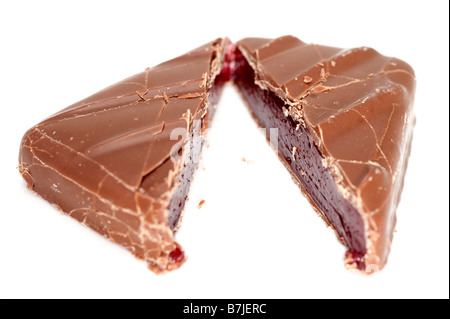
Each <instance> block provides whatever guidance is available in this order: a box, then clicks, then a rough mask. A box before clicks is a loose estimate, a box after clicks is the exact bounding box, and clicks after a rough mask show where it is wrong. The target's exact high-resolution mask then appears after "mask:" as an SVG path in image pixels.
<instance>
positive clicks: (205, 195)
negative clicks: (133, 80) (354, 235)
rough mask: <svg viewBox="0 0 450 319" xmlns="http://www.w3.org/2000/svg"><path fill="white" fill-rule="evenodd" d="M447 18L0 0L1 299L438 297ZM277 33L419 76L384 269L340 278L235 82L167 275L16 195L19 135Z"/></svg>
mask: <svg viewBox="0 0 450 319" xmlns="http://www.w3.org/2000/svg"><path fill="white" fill-rule="evenodd" d="M448 9H449V8H448V1H443V0H434V1H431V0H430V1H398V0H396V1H394V0H390V1H380V0H377V1H312V0H309V1H291V2H287V1H281V0H276V1H261V0H260V1H243V0H241V1H230V0H227V1H179V2H174V1H168V0H165V1H158V3H155V1H141V2H138V1H73V2H70V3H69V2H68V1H54V2H50V1H29V2H24V1H2V2H1V4H0V81H1V83H0V94H1V99H0V101H1V111H2V112H3V113H2V114H3V115H2V117H1V124H0V129H1V135H0V136H1V158H0V161H1V163H0V170H1V175H0V178H1V180H0V187H1V190H0V194H1V195H0V196H1V207H2V209H1V210H0V297H2V298H5V297H88V298H89V297H137V298H141V297H142V298H170V297H174V298H187V297H194V298H200V297H203V298H207V297H211V298H216V297H230V298H231V297H232V298H259V297H264V298H265V297H267V298H268V297H273V298H278V297H285V298H301V297H303V298H316V297H319V298H320V297H323V298H334V297H339V298H350V297H358V298H372V297H374V298H419V297H441V298H448V297H449V195H448V191H449V179H448V177H449V170H448V168H449V147H448V143H449V122H448V118H449V91H448V85H449V83H448V82H449V73H448V70H449V43H448V36H449V29H448V28H449V16H448ZM285 34H293V35H295V36H297V37H299V38H301V39H302V40H304V41H306V42H315V43H319V44H327V45H332V46H339V47H346V48H350V47H357V46H362V45H367V46H371V47H374V48H376V49H377V50H378V51H380V52H381V53H383V54H385V55H390V56H396V57H399V58H401V59H403V60H405V61H407V62H408V63H410V64H411V65H412V66H413V68H414V69H415V71H416V76H417V94H416V102H415V112H416V115H417V126H416V129H415V132H414V143H413V149H412V154H411V159H410V162H409V170H408V173H407V176H406V185H405V188H404V192H403V198H402V201H401V204H400V207H399V209H398V226H397V230H398V232H397V233H396V235H395V239H394V243H393V247H392V253H391V256H390V260H389V263H388V265H387V267H386V268H385V269H384V271H383V272H381V273H379V274H377V275H374V276H370V277H366V276H362V275H360V274H359V273H354V272H349V271H347V270H345V268H344V266H343V263H342V259H343V257H344V253H345V248H344V247H343V246H342V245H341V244H340V243H339V242H338V241H337V239H336V237H335V235H334V233H333V232H332V231H330V230H328V229H327V228H326V227H325V225H324V223H323V222H322V221H321V220H320V218H319V217H317V215H316V214H315V213H314V211H313V210H312V208H311V207H310V205H309V204H308V202H307V200H306V199H305V198H304V197H303V196H302V195H301V194H300V192H299V190H298V188H297V186H296V185H295V184H294V183H293V182H292V181H291V178H290V175H289V174H288V173H287V171H286V170H285V168H284V167H283V165H282V164H281V163H280V162H279V161H278V159H277V157H276V156H275V154H274V153H273V152H272V151H271V150H270V148H269V147H268V146H267V144H266V141H265V138H264V137H263V136H262V134H261V133H260V132H259V131H258V130H257V127H256V124H255V123H254V122H253V120H252V119H251V117H250V116H249V114H248V111H247V110H246V108H245V106H244V104H243V103H242V101H241V99H240V97H239V96H238V95H237V94H236V92H235V91H234V88H232V87H228V88H227V89H226V91H225V93H224V95H223V98H222V100H221V102H220V107H219V111H218V113H217V117H216V119H215V122H214V127H213V129H211V131H210V134H209V144H210V147H209V148H205V151H204V155H203V161H202V168H201V169H200V170H199V172H198V174H197V176H196V179H195V183H194V184H193V188H192V192H191V194H190V201H189V202H188V204H187V206H186V210H185V218H184V220H183V225H182V228H181V230H180V231H179V233H178V234H177V235H176V240H177V241H178V242H180V243H181V244H182V245H183V247H184V249H185V250H186V252H187V255H188V261H187V262H186V263H185V264H184V265H183V266H182V268H180V269H179V270H177V271H175V272H172V273H169V274H167V275H162V276H156V275H154V274H153V273H151V272H150V271H148V270H147V268H146V264H145V263H143V262H139V261H138V260H136V259H135V258H133V257H132V256H131V255H130V254H129V253H128V252H127V251H125V249H123V248H121V247H119V246H117V245H115V244H112V243H110V242H109V241H107V240H105V239H104V238H102V237H101V236H99V235H97V234H96V233H94V232H93V231H91V230H89V229H87V228H85V227H82V226H81V225H79V224H78V223H77V222H75V221H74V220H72V219H70V218H68V217H66V216H64V215H62V214H60V213H59V212H58V211H57V210H56V209H55V208H54V207H52V206H51V205H49V204H48V203H47V202H45V201H44V200H42V199H40V198H38V197H37V196H35V195H33V194H32V192H30V191H28V190H27V189H26V188H25V183H24V181H23V180H22V179H21V177H20V175H19V173H18V171H17V169H16V166H17V157H18V151H19V144H20V140H21V138H22V135H23V134H24V132H25V131H26V130H27V129H28V128H30V127H31V126H33V125H34V124H36V123H37V122H39V121H40V120H42V119H43V118H45V117H47V116H48V115H50V114H52V113H54V112H56V111H58V110H59V109H61V108H63V107H66V106H68V105H70V104H72V103H74V102H76V101H78V100H80V99H82V98H84V97H86V96H88V95H90V94H92V93H95V92H96V91H98V90H100V89H102V88H103V87H105V86H107V85H109V84H112V83H114V82H116V81H118V80H121V79H122V78H125V77H127V76H129V75H132V74H134V73H137V72H140V71H142V70H143V69H144V68H145V67H147V66H152V65H156V64H158V63H160V62H163V61H165V60H167V59H169V58H172V57H175V56H177V55H179V54H182V53H184V52H186V51H189V50H191V49H192V48H194V47H196V46H199V45H201V44H203V43H205V42H208V41H210V40H212V39H214V38H216V37H220V36H228V37H230V38H231V39H232V40H234V41H237V40H239V39H240V38H243V37H248V36H259V37H278V36H281V35H285ZM243 157H245V158H246V159H248V160H251V161H253V162H252V163H245V162H243V161H242V160H241V159H242V158H243ZM202 199H204V200H205V201H206V202H205V204H204V206H203V208H202V209H200V210H199V209H198V208H197V204H198V203H199V201H200V200H202Z"/></svg>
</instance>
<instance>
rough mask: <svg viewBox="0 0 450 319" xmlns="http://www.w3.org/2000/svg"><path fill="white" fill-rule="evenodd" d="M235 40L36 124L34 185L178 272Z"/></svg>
mask: <svg viewBox="0 0 450 319" xmlns="http://www.w3.org/2000/svg"><path fill="white" fill-rule="evenodd" d="M227 45H228V40H227V39H217V40H215V41H213V42H211V43H208V44H206V45H204V46H202V47H200V48H197V49H195V50H193V51H191V52H189V53H187V54H185V55H183V56H180V57H178V58H175V59H173V60H170V61H168V62H165V63H162V64H160V65H158V66H156V67H153V68H149V69H147V70H146V71H145V72H142V73H139V74H137V75H134V76H132V77H130V78H127V79H125V80H123V81H121V82H119V83H116V84H114V85H112V86H110V87H108V88H106V89H104V90H102V91H100V92H98V93H96V94H94V95H92V96H90V97H88V98H86V99H84V100H82V101H80V102H78V103H75V104H74V105H72V106H69V107H67V108H65V109H63V110H62V111H60V112H58V113H56V114H55V115H53V116H51V117H49V118H48V119H46V120H44V121H43V122H41V123H39V124H37V125H36V126H34V127H33V128H32V129H30V130H29V131H28V132H27V133H26V134H25V136H24V137H23V140H22V144H21V149H20V156H19V169H20V173H21V174H22V176H23V178H24V179H25V180H26V181H27V183H28V187H29V188H30V189H32V190H34V191H35V192H36V193H37V194H39V195H40V196H42V197H43V198H44V199H46V200H47V201H49V202H50V203H52V204H54V205H55V206H57V207H58V208H59V209H60V210H61V211H63V212H64V213H66V214H69V215H70V216H71V217H73V218H75V219H77V220H78V221H80V222H82V223H83V224H85V225H87V226H89V227H90V228H92V229H94V230H95V231H97V232H99V233H100V234H101V235H103V236H105V237H106V238H109V239H110V240H112V241H114V242H116V243H118V244H120V245H122V246H124V247H126V248H127V249H129V250H130V251H131V252H132V253H133V254H134V255H135V256H136V257H137V258H139V259H143V260H146V261H147V262H148V263H149V268H150V269H151V270H153V271H154V272H157V273H161V272H164V271H168V270H172V269H176V268H178V267H179V266H180V265H181V264H182V263H183V261H184V253H183V251H182V250H181V248H180V246H179V245H178V244H177V243H175V242H174V240H173V234H174V230H176V229H177V227H178V225H179V222H180V215H181V212H182V210H183V207H184V204H185V201H186V198H187V193H188V190H189V185H190V182H191V180H192V176H193V173H194V171H195V168H196V166H197V164H198V158H199V155H200V151H201V148H202V144H203V138H204V132H205V129H206V128H207V126H208V124H209V121H210V120H211V118H212V115H213V111H214V107H215V105H216V104H217V101H218V98H219V96H220V93H221V89H222V87H223V84H224V83H225V82H226V81H228V79H229V77H230V68H229V61H225V53H226V49H227Z"/></svg>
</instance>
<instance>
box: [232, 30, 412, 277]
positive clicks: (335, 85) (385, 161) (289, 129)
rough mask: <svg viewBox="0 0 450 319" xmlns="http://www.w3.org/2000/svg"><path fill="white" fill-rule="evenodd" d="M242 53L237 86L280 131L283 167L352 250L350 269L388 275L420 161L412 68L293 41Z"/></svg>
mask: <svg viewBox="0 0 450 319" xmlns="http://www.w3.org/2000/svg"><path fill="white" fill-rule="evenodd" d="M235 55H236V57H235V68H236V69H235V72H234V76H233V77H234V81H235V83H236V84H237V86H238V88H239V89H240V92H241V93H242V95H243V97H244V99H245V101H246V102H247V105H248V106H249V108H250V110H251V112H252V114H253V115H254V117H255V119H256V120H257V121H258V122H259V123H260V125H261V126H263V127H266V128H277V129H278V139H277V140H276V143H277V144H278V152H279V156H280V159H281V161H282V162H283V163H284V164H285V166H286V167H287V168H288V170H289V171H290V172H291V174H292V176H293V178H294V181H295V182H297V183H298V185H299V186H300V187H301V189H302V191H303V193H304V194H305V196H306V197H307V198H308V199H309V201H310V202H311V204H312V206H313V207H314V209H315V210H316V211H317V212H318V213H319V215H320V216H321V217H322V218H323V219H324V220H325V221H326V222H327V223H328V224H329V225H331V226H332V227H333V228H334V230H335V231H336V233H337V235H338V237H339V238H340V239H341V240H342V242H343V243H344V244H345V245H347V246H348V248H349V251H348V253H347V255H346V263H347V265H348V266H349V267H355V268H359V269H361V270H366V272H373V271H376V270H379V269H381V268H382V267H383V266H384V265H385V264H386V262H387V258H388V254H389V252H390V247H391V241H392V237H393V232H394V227H395V224H396V215H395V212H396V208H397V206H398V203H399V200H400V194H401V191H402V188H403V180H404V175H405V170H406V166H407V159H408V156H409V153H410V146H411V138H412V128H413V125H414V116H413V113H412V112H413V111H412V104H413V96H414V90H415V77H414V72H413V70H412V69H411V67H410V66H409V65H407V64H406V63H405V62H403V61H401V60H398V59H395V58H390V57H385V56H383V55H381V54H379V53H378V52H376V51H375V50H373V49H370V48H366V47H363V48H357V49H351V50H343V49H340V48H333V47H327V46H321V45H314V44H305V43H304V42H302V41H300V40H299V39H297V38H295V37H292V36H285V37H281V38H278V39H261V38H247V39H243V40H241V41H239V42H238V43H237V49H236V53H235ZM267 131H268V130H267Z"/></svg>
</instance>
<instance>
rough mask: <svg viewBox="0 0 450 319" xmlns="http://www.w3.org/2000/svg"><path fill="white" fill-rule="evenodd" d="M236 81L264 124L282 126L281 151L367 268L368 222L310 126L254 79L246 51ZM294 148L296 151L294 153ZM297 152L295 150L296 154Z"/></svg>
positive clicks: (356, 261) (238, 56)
mask: <svg viewBox="0 0 450 319" xmlns="http://www.w3.org/2000/svg"><path fill="white" fill-rule="evenodd" d="M233 79H234V82H235V83H236V84H237V86H238V88H239V89H240V91H241V92H242V95H243V97H244V98H245V100H246V101H247V104H248V106H249V107H250V109H251V111H252V113H253V115H254V117H255V118H256V119H257V121H258V122H259V124H260V125H261V126H262V127H265V128H267V129H266V132H267V134H268V138H269V134H270V130H269V129H268V128H277V129H278V152H279V155H280V158H281V160H282V161H284V162H285V164H286V165H287V166H289V167H290V168H291V170H292V172H293V173H294V174H295V177H296V178H297V179H298V180H299V182H300V183H301V185H302V186H303V188H304V189H305V190H306V192H307V193H308V194H309V196H310V198H311V199H312V201H313V202H314V203H315V205H316V206H317V207H318V208H319V210H320V211H321V212H322V213H323V214H324V215H325V217H326V219H327V220H328V222H329V223H330V224H331V225H332V226H333V227H334V229H335V230H336V231H337V233H338V234H339V236H340V237H341V238H343V239H344V241H345V242H346V243H347V245H348V246H349V249H350V250H349V252H350V253H349V255H351V256H353V260H352V261H351V262H350V263H353V264H355V265H356V266H357V267H358V268H359V269H364V268H365V265H364V255H365V253H366V240H365V235H364V223H363V220H362V218H361V216H360V214H359V213H358V211H357V210H356V208H355V207H353V206H352V205H351V204H350V203H349V202H348V201H347V200H346V199H344V197H343V196H342V195H341V193H340V192H339V191H338V189H337V186H336V183H335V181H334V178H333V177H332V175H331V173H330V171H329V169H328V168H326V167H324V166H323V165H322V159H323V157H322V155H321V152H320V151H319V149H318V148H317V147H316V145H315V144H314V142H313V140H312V138H311V136H310V134H309V131H308V129H307V128H306V127H305V126H304V125H299V126H298V125H297V123H296V122H294V121H293V120H292V118H291V117H290V116H288V117H286V116H285V115H284V113H283V110H282V107H283V106H284V107H286V109H287V108H288V106H286V105H285V103H284V101H283V100H281V99H280V98H279V97H278V96H277V95H276V94H275V93H273V92H271V91H269V90H263V89H261V88H260V87H259V86H257V85H256V84H255V82H254V79H255V73H254V70H253V69H252V68H251V66H250V65H249V64H248V62H247V60H246V59H245V57H244V56H243V55H242V53H241V52H240V51H239V50H237V51H236V53H235V70H234V74H233ZM293 150H295V151H294V152H293ZM293 153H295V154H294V155H293Z"/></svg>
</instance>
